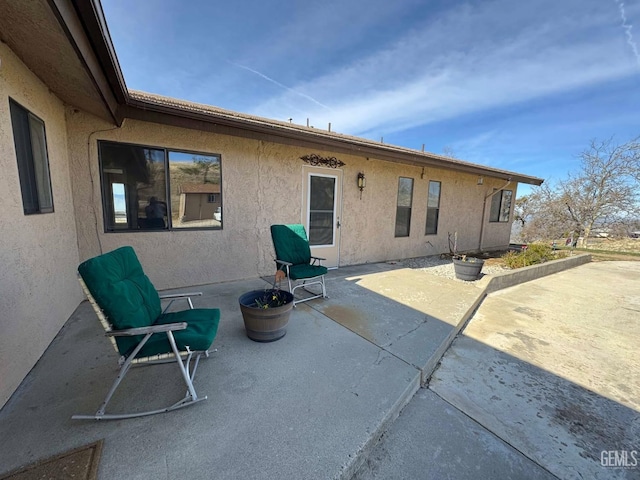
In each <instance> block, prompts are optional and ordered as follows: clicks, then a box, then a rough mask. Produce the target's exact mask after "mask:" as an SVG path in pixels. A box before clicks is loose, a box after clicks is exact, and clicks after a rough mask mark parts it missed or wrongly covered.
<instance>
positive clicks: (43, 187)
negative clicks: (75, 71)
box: [9, 99, 53, 215]
mask: <svg viewBox="0 0 640 480" xmlns="http://www.w3.org/2000/svg"><path fill="white" fill-rule="evenodd" d="M9 108H10V110H11V124H12V126H13V140H14V143H15V147H16V158H17V160H18V175H19V177H20V189H21V191H22V206H23V208H24V213H25V215H30V214H33V213H51V212H53V195H52V193H51V176H50V174H49V159H48V156H47V139H46V135H45V131H44V122H43V121H42V120H40V119H39V118H38V117H36V116H35V115H34V114H32V113H31V112H29V111H28V110H27V109H25V108H24V107H22V106H20V105H19V104H17V103H16V102H14V101H13V100H12V99H9Z"/></svg>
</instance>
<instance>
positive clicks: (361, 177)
mask: <svg viewBox="0 0 640 480" xmlns="http://www.w3.org/2000/svg"><path fill="white" fill-rule="evenodd" d="M366 186H367V179H366V178H364V173H362V172H360V173H358V188H359V189H360V199H361V200H362V191H363V190H364V187H366Z"/></svg>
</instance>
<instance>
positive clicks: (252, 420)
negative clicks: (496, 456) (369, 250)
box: [0, 263, 481, 479]
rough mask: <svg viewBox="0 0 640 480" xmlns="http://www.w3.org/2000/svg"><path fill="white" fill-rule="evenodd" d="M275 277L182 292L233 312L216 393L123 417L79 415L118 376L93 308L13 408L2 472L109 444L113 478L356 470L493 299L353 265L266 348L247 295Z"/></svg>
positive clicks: (106, 461)
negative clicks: (482, 300)
mask: <svg viewBox="0 0 640 480" xmlns="http://www.w3.org/2000/svg"><path fill="white" fill-rule="evenodd" d="M441 280H445V279H441ZM389 282H390V283H389ZM423 282H424V284H425V285H428V286H429V288H428V289H422V288H421V287H420V285H421V283H423ZM361 284H362V286H361ZM267 285H268V284H267V282H265V281H264V280H262V279H253V280H246V281H239V282H229V283H223V284H216V285H205V286H201V287H197V288H188V289H183V291H194V290H196V291H198V290H199V291H202V292H203V294H204V295H203V296H202V297H195V298H194V299H193V300H194V304H195V306H196V308H197V307H214V306H215V307H218V308H220V309H221V310H222V315H221V317H222V319H221V323H220V327H219V332H218V336H217V337H216V340H215V341H214V345H213V348H214V351H213V352H212V354H211V357H210V358H209V359H207V360H205V361H203V362H201V364H200V366H199V368H198V373H197V376H196V379H195V386H196V388H197V391H198V393H199V395H208V397H209V398H208V400H206V401H204V402H201V403H199V404H197V405H194V406H191V407H189V408H186V409H183V410H178V411H175V412H171V413H168V414H162V415H155V416H151V417H144V418H139V419H130V420H120V421H108V422H107V421H103V422H96V421H77V420H71V415H73V414H77V413H89V414H90V413H93V412H94V411H95V410H96V408H97V406H98V405H99V403H100V402H101V400H102V398H103V397H104V394H105V393H106V391H107V389H108V388H109V386H110V384H111V382H112V381H113V379H114V378H115V375H116V373H117V369H116V368H117V355H116V353H115V352H114V351H113V350H112V348H111V346H110V344H109V342H108V341H107V340H106V338H105V337H104V332H103V330H102V328H101V327H100V325H99V322H98V321H97V319H96V317H95V314H94V313H93V310H92V309H91V307H90V305H89V304H88V303H87V302H83V303H82V304H81V305H80V306H79V307H78V308H77V310H76V312H75V313H74V314H73V315H72V317H71V318H70V319H69V321H68V322H67V324H66V325H65V326H64V328H63V329H62V330H61V331H60V333H59V334H58V336H57V337H56V339H55V340H54V341H53V342H52V344H51V345H50V347H49V348H48V350H47V351H46V352H45V354H44V355H43V356H42V358H41V359H40V361H39V362H38V363H37V365H36V366H35V367H34V369H33V370H32V371H31V373H30V374H29V375H28V377H27V378H26V379H25V380H24V382H23V384H22V385H21V386H20V388H19V389H18V390H17V391H16V392H15V394H14V395H13V396H12V398H11V399H10V400H9V402H8V403H7V404H6V405H5V407H4V408H3V409H2V410H1V411H0V432H2V435H1V436H0V472H6V471H9V470H12V469H14V468H17V467H20V466H23V465H26V464H29V463H31V462H33V461H35V460H38V459H42V458H45V457H48V456H51V455H54V454H56V453H58V452H62V451H65V450H67V449H71V448H74V447H78V446H80V445H83V444H86V443H89V442H93V441H96V440H99V439H104V447H103V453H102V459H101V462H100V469H99V478H101V479H122V478H127V479H149V478H167V479H173V478H243V479H248V478H265V479H268V478H279V479H286V478H291V479H300V478H318V479H320V478H322V479H326V478H349V477H351V475H352V474H353V472H354V471H355V469H356V468H357V466H358V462H359V461H361V458H362V455H363V454H365V453H366V452H367V451H368V449H369V448H370V447H371V446H372V445H373V444H374V443H375V441H377V439H378V437H379V436H380V434H381V433H382V432H384V431H385V430H386V429H387V427H388V424H389V423H390V422H391V421H392V420H393V419H394V418H395V417H396V416H397V415H398V413H399V412H400V410H401V409H402V407H403V406H404V405H405V404H406V403H407V402H408V401H409V400H410V399H411V397H412V396H413V394H414V393H415V392H416V391H417V390H418V388H419V387H420V379H421V373H422V372H421V370H420V367H424V366H425V365H426V364H427V363H428V361H429V359H430V358H432V357H433V355H434V352H435V350H437V349H438V348H439V345H440V343H442V342H443V341H445V340H446V338H447V337H450V336H451V332H453V331H454V330H455V328H456V323H457V321H459V320H460V318H458V313H457V312H463V313H464V312H465V311H466V310H467V309H468V308H469V307H470V306H471V304H472V303H473V302H475V301H476V300H477V298H478V296H479V294H480V293H481V290H479V289H478V288H476V287H474V286H472V285H466V284H464V283H461V282H455V281H444V282H441V281H437V282H433V279H432V276H431V275H429V274H427V273H425V272H416V271H412V270H410V269H404V270H401V269H398V268H397V265H391V264H386V263H381V264H371V265H363V266H360V267H348V268H341V269H339V270H334V271H331V272H330V274H329V275H328V278H327V289H328V292H329V295H330V297H331V298H329V299H324V300H322V299H319V300H313V301H311V302H308V303H304V304H299V305H298V306H297V307H296V308H295V309H294V311H293V312H292V315H291V319H290V323H289V326H288V329H287V334H286V335H285V337H283V338H282V339H280V340H278V341H277V342H273V343H266V344H261V343H255V342H253V341H251V340H249V339H248V338H247V337H246V335H245V332H244V325H243V321H242V317H241V314H240V310H239V307H238V303H237V299H238V297H239V296H240V295H241V294H242V293H244V292H246V291H248V290H253V289H261V288H265V287H266V286H267ZM416 287H417V288H416ZM423 290H424V291H423ZM405 291H406V292H409V291H412V292H420V293H419V294H418V297H419V298H418V300H419V301H417V303H411V302H410V301H407V302H406V303H407V304H404V303H402V302H403V298H404V297H405V296H406V295H405V293H403V292H405ZM436 299H437V300H438V302H436V301H435V300H436ZM447 299H448V300H447ZM442 302H444V303H442ZM443 304H447V305H451V306H452V307H454V306H455V308H453V309H452V312H453V313H451V312H447V311H443V310H442V308H441V307H437V306H436V305H443ZM356 310H357V312H356ZM345 312H351V313H352V314H356V313H357V315H358V316H359V318H363V319H366V320H367V322H368V325H369V327H370V328H371V332H372V335H365V336H361V335H360V334H357V333H354V332H353V331H352V330H351V329H357V328H356V327H355V326H354V324H353V322H351V324H349V322H350V320H349V318H351V317H350V315H345ZM440 317H442V318H440ZM334 319H335V320H336V321H334ZM340 322H342V323H344V324H345V325H347V327H349V328H345V326H343V325H342V324H341V323H340ZM350 328H351V329H350ZM360 333H363V335H364V332H362V331H361V332H360ZM374 334H375V336H373V335H374ZM412 336H415V337H416V338H417V339H418V340H419V341H422V340H424V341H425V344H428V347H426V348H425V347H423V348H420V346H419V345H418V344H416V343H415V341H413V342H412V341H411V338H410V337H412ZM408 337H409V338H408ZM376 342H377V343H380V345H378V344H376ZM418 343H419V342H418ZM432 363H433V362H432ZM178 375H179V372H178V369H177V368H176V367H175V366H174V365H171V364H168V365H159V366H148V367H142V368H137V369H133V370H132V371H131V372H130V373H129V374H128V375H127V377H126V378H125V382H124V383H123V384H122V385H121V387H120V388H119V390H118V391H117V392H116V396H115V397H114V399H113V400H112V404H110V410H112V411H115V412H117V411H121V410H122V409H123V408H126V409H128V410H131V405H134V406H135V405H141V406H142V407H143V409H147V408H148V405H149V404H150V403H151V404H153V405H152V406H157V407H160V406H163V405H166V404H168V403H170V402H172V401H175V400H177V399H179V398H180V397H181V396H182V395H183V394H184V392H183V390H184V386H183V384H182V383H181V381H180V379H179V376H178Z"/></svg>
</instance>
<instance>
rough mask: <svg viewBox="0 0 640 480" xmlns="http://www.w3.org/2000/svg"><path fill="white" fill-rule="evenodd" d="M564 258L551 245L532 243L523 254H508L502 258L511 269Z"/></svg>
mask: <svg viewBox="0 0 640 480" xmlns="http://www.w3.org/2000/svg"><path fill="white" fill-rule="evenodd" d="M562 256H564V255H557V254H556V253H555V252H554V251H553V249H552V248H551V247H550V246H549V245H546V244H544V243H532V244H531V245H529V246H528V247H527V249H526V250H523V251H522V252H518V253H516V252H507V253H506V254H505V255H503V256H502V259H503V260H504V263H505V265H506V266H507V267H509V268H522V267H528V266H529V265H536V264H538V263H544V262H548V261H549V260H555V259H557V258H561V257H562Z"/></svg>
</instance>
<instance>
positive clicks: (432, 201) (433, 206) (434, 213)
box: [424, 181, 440, 235]
mask: <svg viewBox="0 0 640 480" xmlns="http://www.w3.org/2000/svg"><path fill="white" fill-rule="evenodd" d="M439 214H440V182H434V181H430V182H429V196H428V197H427V225H426V227H425V230H424V234H425V235H436V234H437V233H438V216H439Z"/></svg>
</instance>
